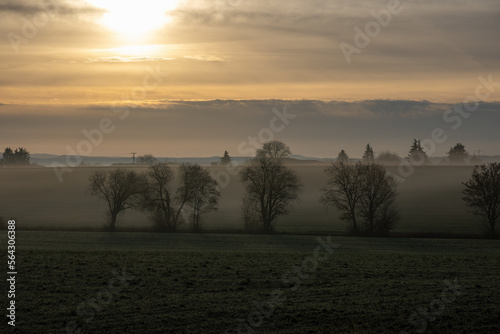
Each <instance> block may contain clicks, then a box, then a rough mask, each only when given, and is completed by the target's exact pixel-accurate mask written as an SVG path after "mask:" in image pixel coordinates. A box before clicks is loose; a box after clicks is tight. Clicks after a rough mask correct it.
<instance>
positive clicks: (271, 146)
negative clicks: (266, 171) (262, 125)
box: [257, 140, 291, 159]
mask: <svg viewBox="0 0 500 334" xmlns="http://www.w3.org/2000/svg"><path fill="white" fill-rule="evenodd" d="M290 154H291V152H290V148H289V147H288V146H287V145H286V144H285V143H283V142H282V141H279V140H271V141H268V142H265V143H264V144H263V145H262V148H260V149H259V150H257V157H267V158H272V159H284V158H288V157H289V156H290Z"/></svg>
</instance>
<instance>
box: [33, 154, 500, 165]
mask: <svg viewBox="0 0 500 334" xmlns="http://www.w3.org/2000/svg"><path fill="white" fill-rule="evenodd" d="M67 158H68V157H67V156H66V155H54V154H46V153H42V154H37V153H34V154H31V162H32V163H34V164H37V165H41V166H48V167H50V166H52V164H53V163H54V162H56V163H59V164H62V165H65V164H67V163H66V159H67ZM81 158H82V160H83V163H84V164H85V165H88V166H111V165H113V164H131V163H132V157H108V156H102V157H88V156H82V157H81ZM251 158H252V157H231V159H232V160H233V161H234V162H235V163H237V164H240V163H244V162H245V161H247V160H249V159H251ZM157 159H158V160H159V161H161V162H166V161H168V162H172V163H176V164H181V163H184V162H190V163H197V164H200V165H202V166H209V165H211V164H212V163H217V162H219V159H220V157H218V156H213V157H187V158H172V157H157ZM443 159H446V157H432V158H431V162H432V163H433V164H439V163H441V162H442V161H443ZM480 159H481V160H482V161H483V162H491V161H500V157H499V156H481V157H480ZM334 160H335V159H333V158H318V157H306V156H302V155H298V154H293V155H291V156H290V158H288V159H287V161H286V162H287V163H290V164H305V163H313V164H314V163H325V162H331V161H334ZM357 160H359V159H353V161H357ZM70 161H71V160H70Z"/></svg>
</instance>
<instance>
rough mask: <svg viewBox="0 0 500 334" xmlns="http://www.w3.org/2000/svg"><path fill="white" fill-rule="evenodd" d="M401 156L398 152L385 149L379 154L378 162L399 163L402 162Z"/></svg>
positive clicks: (383, 163) (385, 163)
mask: <svg viewBox="0 0 500 334" xmlns="http://www.w3.org/2000/svg"><path fill="white" fill-rule="evenodd" d="M401 160H402V159H401V157H400V156H399V155H398V154H397V153H393V152H389V151H384V152H380V154H379V155H378V156H377V159H376V162H377V163H379V164H382V165H398V164H399V163H401Z"/></svg>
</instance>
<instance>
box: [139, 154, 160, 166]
mask: <svg viewBox="0 0 500 334" xmlns="http://www.w3.org/2000/svg"><path fill="white" fill-rule="evenodd" d="M137 162H138V163H139V164H142V165H154V164H155V163H157V162H158V160H157V159H156V158H155V157H154V156H153V155H152V154H144V155H141V156H140V157H138V158H137Z"/></svg>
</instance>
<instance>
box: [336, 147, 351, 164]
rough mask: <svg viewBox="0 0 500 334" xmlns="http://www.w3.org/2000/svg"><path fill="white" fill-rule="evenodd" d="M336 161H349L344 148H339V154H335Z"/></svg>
mask: <svg viewBox="0 0 500 334" xmlns="http://www.w3.org/2000/svg"><path fill="white" fill-rule="evenodd" d="M337 161H339V162H344V163H346V162H348V161H349V156H348V155H347V153H345V151H344V150H341V151H340V152H339V155H338V156H337Z"/></svg>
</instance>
